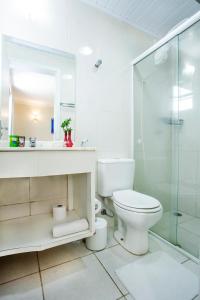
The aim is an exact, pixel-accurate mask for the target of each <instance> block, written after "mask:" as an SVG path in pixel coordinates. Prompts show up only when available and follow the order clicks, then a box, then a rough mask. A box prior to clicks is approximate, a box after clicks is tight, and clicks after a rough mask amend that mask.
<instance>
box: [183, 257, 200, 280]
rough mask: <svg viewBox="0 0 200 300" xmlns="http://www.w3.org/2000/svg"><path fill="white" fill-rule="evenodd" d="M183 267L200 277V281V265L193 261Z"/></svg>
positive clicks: (187, 262)
mask: <svg viewBox="0 0 200 300" xmlns="http://www.w3.org/2000/svg"><path fill="white" fill-rule="evenodd" d="M183 266H184V267H186V268H187V269H189V270H190V271H192V272H193V273H195V274H196V275H197V276H199V279H200V265H199V264H196V263H195V262H193V261H192V260H188V261H186V262H185V263H183Z"/></svg>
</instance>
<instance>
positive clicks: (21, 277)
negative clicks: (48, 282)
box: [0, 271, 39, 286]
mask: <svg viewBox="0 0 200 300" xmlns="http://www.w3.org/2000/svg"><path fill="white" fill-rule="evenodd" d="M38 273H39V272H38V271H37V272H33V273H30V274H27V275H23V276H20V277H17V278H15V279H11V280H8V281H5V282H2V283H0V286H1V285H4V284H7V283H10V282H13V281H16V280H19V279H23V278H25V277H29V276H32V275H34V274H38Z"/></svg>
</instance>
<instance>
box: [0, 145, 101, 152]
mask: <svg viewBox="0 0 200 300" xmlns="http://www.w3.org/2000/svg"><path fill="white" fill-rule="evenodd" d="M21 151H25V152H26V151H96V148H95V147H72V148H67V147H58V146H57V147H56V146H52V147H42V146H41V147H40V146H39V147H16V148H15V147H7V146H3V147H0V152H21Z"/></svg>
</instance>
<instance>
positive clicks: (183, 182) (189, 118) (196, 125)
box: [177, 22, 200, 257]
mask: <svg viewBox="0 0 200 300" xmlns="http://www.w3.org/2000/svg"><path fill="white" fill-rule="evenodd" d="M199 36H200V22H198V23H196V24H194V25H193V26H192V27H190V28H188V29H187V30H186V31H185V32H183V33H182V34H181V35H180V36H179V117H180V119H182V120H183V121H182V122H183V125H182V128H181V130H180V132H179V155H180V162H179V195H178V210H179V212H180V213H181V215H182V216H181V217H180V218H178V226H177V243H178V244H179V245H180V246H181V247H182V248H183V249H184V250H186V251H188V252H189V253H191V254H193V255H194V256H196V257H199V245H200V55H199V53H200V39H199Z"/></svg>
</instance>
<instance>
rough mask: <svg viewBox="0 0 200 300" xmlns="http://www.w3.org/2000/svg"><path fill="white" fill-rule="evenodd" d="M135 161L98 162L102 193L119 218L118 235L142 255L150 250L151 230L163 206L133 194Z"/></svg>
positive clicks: (124, 245) (116, 233)
mask: <svg viewBox="0 0 200 300" xmlns="http://www.w3.org/2000/svg"><path fill="white" fill-rule="evenodd" d="M134 172H135V161H134V160H132V159H101V160H98V193H99V195H100V196H101V197H104V198H110V199H111V200H112V201H113V203H114V208H115V211H116V214H117V216H118V229H117V231H115V233H114V236H115V238H116V240H117V241H118V242H119V243H120V244H121V245H122V246H123V247H124V248H125V249H127V250H128V251H130V252H132V253H134V254H136V255H142V254H144V253H146V252H147V251H148V230H149V228H151V227H152V226H153V225H155V224H156V223H157V222H158V221H159V220H160V218H161V217H162V212H163V209H162V205H161V204H160V202H159V201H158V200H156V199H155V198H153V197H150V196H147V195H144V194H141V193H138V192H135V191H133V181H134Z"/></svg>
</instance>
